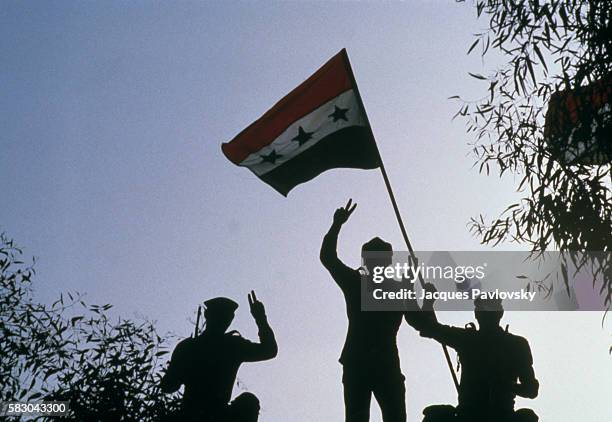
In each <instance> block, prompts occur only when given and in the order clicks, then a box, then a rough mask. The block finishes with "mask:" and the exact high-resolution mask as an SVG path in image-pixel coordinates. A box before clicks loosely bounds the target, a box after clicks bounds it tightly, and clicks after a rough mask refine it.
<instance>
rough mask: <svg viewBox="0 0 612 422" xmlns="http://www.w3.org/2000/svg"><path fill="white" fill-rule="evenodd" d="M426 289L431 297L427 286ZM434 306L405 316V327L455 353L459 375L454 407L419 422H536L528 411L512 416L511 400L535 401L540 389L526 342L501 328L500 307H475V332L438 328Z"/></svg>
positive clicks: (432, 410) (428, 412)
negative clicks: (459, 370)
mask: <svg viewBox="0 0 612 422" xmlns="http://www.w3.org/2000/svg"><path fill="white" fill-rule="evenodd" d="M426 289H427V290H429V291H435V287H433V285H431V284H428V285H426ZM433 302H434V301H433V300H427V301H426V302H425V303H424V304H423V312H422V313H421V315H420V317H419V318H416V319H415V318H414V315H412V317H411V315H409V314H407V315H406V316H407V318H406V321H407V322H408V323H409V324H410V325H412V326H413V327H414V328H416V329H417V330H418V331H419V332H420V334H421V336H423V337H429V338H432V339H434V340H436V341H438V342H440V343H442V344H445V345H447V346H449V347H452V348H453V349H455V350H456V351H457V354H458V355H459V361H460V363H461V367H462V370H461V381H460V385H459V404H458V406H457V407H454V406H450V405H441V406H429V407H427V408H426V409H425V410H424V411H423V414H424V416H425V417H424V419H423V422H447V421H448V422H485V421H486V422H492V421H495V422H537V421H538V416H537V415H536V414H535V413H534V412H533V411H532V410H530V409H520V410H514V399H515V397H516V396H520V397H526V398H530V399H533V398H535V397H536V396H537V395H538V389H539V383H538V380H537V379H536V378H535V373H534V370H533V366H532V365H533V360H532V357H531V349H530V347H529V343H528V342H527V340H526V339H525V338H523V337H520V336H516V335H513V334H510V333H508V332H507V331H506V330H504V329H502V327H500V325H499V323H500V320H501V318H502V316H503V314H504V310H503V307H502V304H501V301H495V300H487V301H484V300H479V299H477V300H476V301H475V302H474V304H475V316H476V320H477V321H478V329H477V328H476V327H475V325H474V324H468V326H467V328H457V327H450V326H447V325H442V324H440V323H439V322H438V321H437V318H436V315H435V313H434V311H433Z"/></svg>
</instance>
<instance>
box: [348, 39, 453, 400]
mask: <svg viewBox="0 0 612 422" xmlns="http://www.w3.org/2000/svg"><path fill="white" fill-rule="evenodd" d="M342 54H343V56H344V60H345V63H346V67H347V69H348V73H349V76H350V78H351V81H352V83H353V89H354V90H355V96H356V97H357V102H358V103H359V106H360V107H361V109H362V110H363V114H364V115H365V120H366V124H367V126H368V129H369V131H370V135H371V136H372V140H373V141H374V144H375V145H376V151H377V152H378V159H379V160H380V172H381V173H382V177H383V180H384V181H385V187H386V188H387V192H388V193H389V198H390V199H391V205H393V211H395V218H396V219H397V222H398V223H399V227H400V231H401V232H402V236H403V237H404V242H406V246H407V247H408V252H409V253H410V256H411V257H412V259H413V260H414V262H418V261H417V257H416V255H415V253H414V249H413V248H412V244H411V243H410V239H409V238H408V232H407V231H406V226H404V221H403V220H402V215H401V214H400V210H399V207H398V205H397V201H396V200H395V195H394V194H393V189H392V188H391V182H390V181H389V176H388V175H387V170H386V169H385V165H384V163H383V160H382V156H381V154H380V151H378V145H377V144H376V141H375V139H376V138H374V132H373V131H372V126H371V125H370V119H369V118H368V113H366V109H365V106H364V104H363V100H362V99H361V94H360V93H359V88H358V86H357V81H356V80H355V75H354V74H353V68H352V67H351V62H350V61H349V57H348V53H347V52H346V49H345V48H343V49H342ZM418 276H419V283H420V284H421V287H425V280H423V275H422V274H421V272H419V273H418ZM442 350H443V352H444V357H445V358H446V363H447V364H448V369H449V370H450V373H451V375H452V377H453V383H454V384H455V388H456V389H457V391H459V380H458V379H457V374H456V373H455V371H454V370H453V363H452V362H451V358H450V354H449V353H448V348H447V347H446V345H445V344H443V345H442Z"/></svg>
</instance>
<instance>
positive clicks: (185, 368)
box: [161, 291, 278, 422]
mask: <svg viewBox="0 0 612 422" xmlns="http://www.w3.org/2000/svg"><path fill="white" fill-rule="evenodd" d="M248 299H249V305H250V309H251V314H252V315H253V318H254V319H255V322H256V324H257V328H258V329H259V340H260V343H252V342H250V341H248V340H245V339H244V338H242V337H241V336H240V335H239V334H238V333H237V332H236V331H230V332H226V331H227V329H228V328H229V326H230V324H231V322H232V320H233V319H234V313H235V311H236V308H238V304H237V303H236V302H234V301H233V300H231V299H227V298H223V297H218V298H215V299H210V300H207V301H206V302H204V305H205V306H206V309H205V310H204V318H205V319H206V328H205V329H204V331H203V332H202V334H200V335H198V336H197V337H195V338H188V339H185V340H183V341H181V342H180V343H179V344H178V345H177V346H176V348H175V349H174V352H173V353H172V359H171V360H170V365H169V367H168V371H167V372H166V374H165V375H164V377H163V378H162V381H161V389H162V391H163V392H165V393H173V392H175V391H177V390H178V389H179V388H180V386H181V385H185V391H184V394H183V414H184V415H183V417H182V418H181V420H197V421H206V422H213V421H214V422H255V421H257V419H258V415H259V400H258V399H257V397H255V396H254V395H253V394H251V393H243V394H241V395H240V396H238V397H236V398H235V399H234V401H233V402H232V403H231V404H230V403H229V401H230V398H231V395H232V389H233V386H234V382H235V380H236V375H237V373H238V368H239V367H240V365H241V364H242V363H243V362H258V361H262V360H267V359H272V358H274V357H275V356H276V354H277V351H278V348H277V345H276V340H275V338H274V333H273V331H272V328H270V325H268V321H267V318H266V312H265V309H264V306H263V304H262V303H261V302H259V301H258V300H257V297H256V296H255V292H253V291H252V292H251V294H250V295H249V297H248Z"/></svg>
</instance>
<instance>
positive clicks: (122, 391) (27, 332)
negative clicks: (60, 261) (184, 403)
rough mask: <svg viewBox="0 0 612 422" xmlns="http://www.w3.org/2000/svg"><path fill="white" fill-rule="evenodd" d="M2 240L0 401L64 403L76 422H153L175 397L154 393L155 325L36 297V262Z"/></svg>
mask: <svg viewBox="0 0 612 422" xmlns="http://www.w3.org/2000/svg"><path fill="white" fill-rule="evenodd" d="M22 255H23V253H22V250H21V249H19V248H18V247H17V246H15V244H14V243H13V241H12V240H10V239H9V238H7V237H6V236H5V235H4V234H1V235H0V333H1V335H2V341H1V342H0V379H1V380H2V383H1V384H0V401H4V402H7V401H21V402H23V401H27V400H62V401H68V402H69V407H70V409H71V414H70V417H69V418H68V420H75V421H156V420H161V419H162V418H163V416H164V415H167V414H168V413H170V412H171V411H173V410H175V409H176V408H177V406H178V396H177V395H172V396H167V395H164V394H162V393H161V392H160V391H159V387H158V385H159V376H160V372H161V362H160V359H161V357H162V356H163V355H165V354H166V353H167V350H166V344H165V341H164V339H162V338H161V337H160V336H159V335H157V333H156V331H155V327H154V326H153V324H152V323H150V322H147V321H143V322H136V321H131V320H125V319H119V320H118V321H117V322H112V321H111V320H110V319H109V317H108V316H107V314H106V312H107V311H108V310H109V309H110V308H111V305H104V306H98V305H87V304H86V303H85V302H84V301H83V300H82V297H81V295H76V296H75V295H72V294H67V295H66V297H64V295H60V298H59V299H58V300H57V301H56V302H54V303H53V304H52V305H50V306H48V305H44V304H40V303H37V302H36V301H35V300H34V298H33V290H32V278H33V276H34V274H35V271H34V268H33V264H32V265H27V264H25V263H24V262H23V261H22Z"/></svg>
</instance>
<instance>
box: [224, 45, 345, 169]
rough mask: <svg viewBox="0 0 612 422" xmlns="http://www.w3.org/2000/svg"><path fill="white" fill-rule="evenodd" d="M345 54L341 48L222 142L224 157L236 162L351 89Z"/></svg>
mask: <svg viewBox="0 0 612 422" xmlns="http://www.w3.org/2000/svg"><path fill="white" fill-rule="evenodd" d="M345 57H346V53H345V50H342V51H340V52H339V53H338V54H336V55H335V56H334V57H332V58H331V59H330V60H329V61H328V62H327V63H325V64H324V65H323V66H322V67H321V68H320V69H319V70H317V71H316V72H315V73H314V74H313V75H312V76H310V77H309V78H308V79H306V80H305V81H304V82H303V83H302V84H301V85H300V86H298V87H297V88H295V89H294V90H293V91H291V92H290V93H289V94H288V95H286V96H285V97H284V98H283V99H282V100H280V101H279V102H277V103H276V104H275V105H274V107H272V108H271V109H270V110H268V111H267V112H266V113H265V114H264V115H263V116H261V117H260V118H259V119H258V120H256V121H255V122H254V123H252V124H251V125H250V126H249V127H247V128H246V129H244V130H243V131H242V132H240V133H239V134H238V135H237V136H236V137H235V138H234V139H232V140H231V141H230V142H227V143H224V144H223V145H222V146H221V149H222V150H223V153H224V154H225V156H226V157H227V158H228V159H229V160H230V161H232V162H234V163H235V164H239V163H240V162H242V161H243V160H244V159H245V158H247V157H248V156H249V155H251V154H253V153H254V152H257V151H259V150H260V149H261V148H263V147H265V146H266V145H269V144H270V143H272V141H274V140H275V139H276V138H277V137H278V136H279V135H280V134H281V133H283V131H285V129H287V128H288V127H289V126H290V125H291V124H292V123H293V122H295V121H296V120H298V119H300V118H302V117H304V116H305V115H307V114H308V113H310V112H311V111H313V110H315V109H316V108H318V107H319V106H321V105H323V104H325V103H326V102H328V101H329V100H331V99H332V98H335V97H337V96H338V95H340V94H341V93H343V92H345V91H347V90H349V89H351V88H352V83H351V78H350V76H349V73H348V70H347V66H346V61H345Z"/></svg>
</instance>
